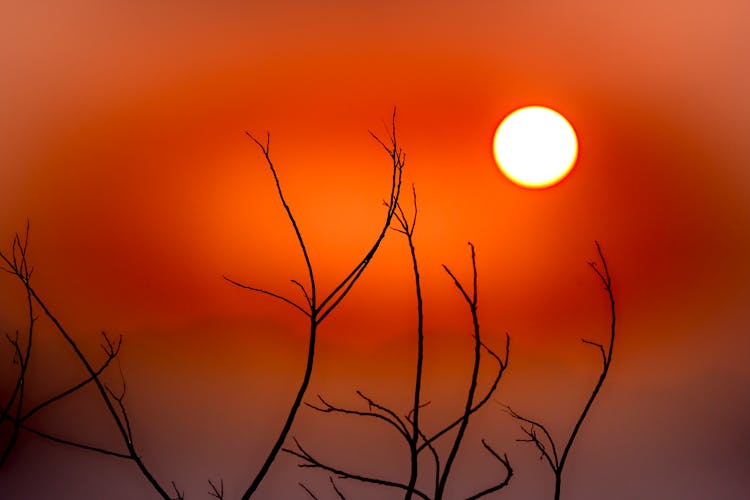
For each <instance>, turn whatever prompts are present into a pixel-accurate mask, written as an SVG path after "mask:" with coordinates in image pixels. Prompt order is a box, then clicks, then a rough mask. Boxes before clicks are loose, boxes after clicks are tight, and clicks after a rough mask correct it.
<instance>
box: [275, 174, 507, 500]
mask: <svg viewBox="0 0 750 500" xmlns="http://www.w3.org/2000/svg"><path fill="white" fill-rule="evenodd" d="M412 194H413V200H414V208H413V211H414V213H413V215H412V217H411V219H409V218H407V216H406V214H405V212H404V210H403V209H402V207H401V204H400V203H396V206H395V212H394V215H393V217H394V219H395V227H394V228H393V229H394V230H395V231H397V232H399V233H401V234H403V235H404V236H405V237H406V240H407V242H408V245H409V253H410V258H411V264H412V273H413V277H414V283H415V295H416V309H417V328H416V330H417V365H416V375H415V383H414V394H413V398H414V399H413V405H412V408H411V409H410V410H409V412H408V413H407V414H406V415H404V416H403V417H402V416H400V415H399V414H398V413H397V412H396V411H394V410H392V409H390V408H388V407H386V406H384V405H382V404H379V403H377V402H375V401H374V400H373V399H372V398H370V397H368V396H366V395H365V394H363V393H362V392H361V391H357V393H356V394H357V396H359V397H360V398H361V399H362V400H363V401H364V402H365V403H366V404H367V410H353V409H347V408H343V407H339V406H335V405H333V404H331V403H329V402H328V401H327V400H325V399H324V398H323V397H322V396H320V395H319V396H318V400H319V403H318V404H311V403H307V406H309V407H310V408H312V409H314V410H316V411H319V412H322V413H341V414H347V415H353V416H360V417H367V418H371V419H376V420H380V421H382V422H385V423H387V424H389V425H390V426H391V427H393V428H394V429H396V431H397V432H398V434H399V435H400V436H401V437H402V438H403V439H404V441H405V442H406V444H407V446H408V448H409V464H410V466H409V480H408V482H406V483H402V482H398V481H391V480H386V479H382V478H376V477H372V476H364V475H360V474H354V473H351V472H348V471H345V470H343V469H341V468H338V467H334V466H330V465H327V464H325V463H323V462H322V461H320V460H319V459H317V458H316V457H315V456H313V455H312V454H311V453H310V452H308V451H307V450H306V449H305V448H304V447H303V446H302V445H301V444H300V443H299V441H298V440H297V439H295V440H294V442H295V445H296V448H285V449H284V451H286V452H287V453H290V454H291V455H294V456H296V457H298V458H300V459H301V460H302V463H301V464H300V466H301V467H312V468H319V469H322V470H325V471H328V472H329V473H332V474H335V475H337V476H338V477H339V478H343V479H352V480H356V481H360V482H364V483H370V484H376V485H380V486H387V487H391V488H396V489H401V490H404V492H405V496H404V498H405V499H410V498H412V496H417V497H419V498H423V499H429V498H431V497H430V496H429V495H428V494H427V493H425V492H424V491H421V490H419V489H417V488H416V483H417V479H418V477H419V473H420V470H419V455H420V453H421V452H422V451H424V450H429V451H430V454H431V456H432V459H433V463H434V493H433V498H435V499H441V498H443V496H444V494H445V487H446V484H447V482H448V479H449V477H450V476H451V470H452V466H453V464H454V462H455V459H456V457H457V455H458V451H459V448H460V446H461V443H462V441H463V438H464V435H465V432H466V429H467V427H468V425H469V420H470V417H471V415H472V414H473V413H475V412H476V411H477V410H479V409H480V408H481V407H482V406H484V405H485V404H486V403H487V402H488V401H489V399H490V398H491V396H492V394H493V393H494V392H495V390H496V389H497V386H498V384H499V382H500V379H501V377H502V376H503V373H504V372H505V370H506V369H507V367H508V359H509V348H510V337H509V336H508V335H507V334H506V343H505V358H504V359H501V358H500V357H499V356H498V355H497V354H495V352H494V351H493V350H492V349H490V348H489V347H488V346H487V345H486V344H485V343H484V342H483V341H482V340H481V336H480V326H479V316H478V314H477V304H478V302H477V267H476V253H475V250H474V245H472V244H471V243H469V247H470V248H471V263H472V271H473V275H472V288H471V290H470V291H467V290H466V288H465V287H464V286H463V284H462V283H461V282H460V281H459V280H458V278H456V276H455V275H454V274H453V272H452V271H451V270H450V268H448V267H447V266H445V265H444V266H443V269H444V270H445V272H446V273H447V274H448V276H449V277H450V278H451V279H452V281H453V284H454V285H455V287H456V288H457V290H458V291H459V292H460V295H461V297H462V298H463V300H464V301H465V302H466V304H467V305H468V307H469V311H470V313H471V318H472V327H473V332H472V336H473V338H474V362H473V366H472V374H471V379H470V383H469V388H468V390H467V395H466V404H465V407H464V409H463V413H462V414H461V415H460V416H459V417H458V418H456V419H455V420H454V421H453V422H451V423H450V424H448V425H446V426H445V427H443V428H442V429H441V430H439V431H438V432H435V433H434V434H432V436H430V437H428V434H427V432H426V431H424V430H423V429H422V427H421V424H420V410H421V409H422V408H423V407H424V406H426V405H427V404H429V402H428V403H422V402H421V399H420V396H421V387H422V377H423V365H424V313H423V306H424V304H423V297H422V285H421V277H420V274H419V264H418V259H417V252H416V248H415V245H414V230H415V227H416V221H417V201H416V200H417V196H416V190H415V189H414V187H413V186H412ZM482 350H485V351H486V352H487V353H489V355H490V356H491V357H492V358H493V359H494V360H495V361H496V362H497V365H498V369H497V373H496V375H495V379H494V381H493V383H492V384H491V386H490V387H489V389H488V390H487V392H486V394H485V395H484V396H483V397H482V398H481V399H478V398H477V395H476V391H477V382H478V378H479V371H480V365H481V358H482V356H481V354H482ZM456 427H458V429H457V431H456V434H455V436H454V438H453V442H452V444H451V446H450V451H449V454H448V457H447V459H446V461H445V464H444V465H443V467H442V469H441V461H440V455H439V453H438V452H437V450H436V448H435V446H434V443H435V441H436V440H438V439H439V438H440V437H442V436H445V435H447V433H448V432H450V431H451V430H453V429H455V428H456ZM482 444H483V446H484V447H485V449H486V450H487V451H488V452H489V453H490V454H491V455H492V456H493V457H494V458H495V459H497V460H498V461H499V462H500V463H501V464H502V465H503V467H504V469H505V478H504V479H503V480H502V481H501V482H500V483H498V484H496V485H494V486H492V487H490V488H487V489H485V490H482V491H480V492H478V493H476V494H474V495H472V496H471V497H469V498H480V497H482V496H484V495H487V494H489V493H492V492H494V491H497V490H499V489H501V488H503V487H505V486H506V485H507V484H508V482H509V481H510V478H511V476H512V475H513V469H512V467H511V465H510V462H509V460H508V457H507V456H505V455H504V456H502V457H501V456H500V455H499V454H498V453H497V452H495V450H494V449H493V448H492V447H491V446H490V445H489V444H487V442H486V441H484V440H482ZM331 483H332V485H333V487H334V488H335V489H336V484H335V483H334V481H333V479H331ZM301 486H302V487H303V488H304V489H305V491H307V492H308V493H309V494H310V495H311V496H313V497H314V495H313V493H312V492H311V491H310V490H309V489H308V488H307V487H306V486H305V485H301ZM336 492H337V494H338V495H339V497H343V495H342V494H341V492H340V491H339V490H338V489H336Z"/></svg>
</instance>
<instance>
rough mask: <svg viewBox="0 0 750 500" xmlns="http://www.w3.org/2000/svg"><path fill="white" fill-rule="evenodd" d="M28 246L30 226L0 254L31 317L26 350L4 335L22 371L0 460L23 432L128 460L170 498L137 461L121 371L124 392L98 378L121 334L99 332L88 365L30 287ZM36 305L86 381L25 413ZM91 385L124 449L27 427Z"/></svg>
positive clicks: (112, 356)
mask: <svg viewBox="0 0 750 500" xmlns="http://www.w3.org/2000/svg"><path fill="white" fill-rule="evenodd" d="M28 242H29V227H28V224H27V226H26V232H25V234H24V236H23V237H21V235H19V234H16V236H15V238H14V239H13V244H12V246H11V251H10V252H9V254H7V255H6V254H5V253H3V252H0V259H2V261H3V263H4V266H3V270H4V271H6V272H7V273H9V274H11V275H12V276H14V277H15V278H16V279H18V281H19V282H20V283H21V284H22V285H23V288H24V291H25V294H26V299H27V306H28V313H29V326H28V333H27V335H26V347H25V350H23V349H22V348H21V345H20V341H19V336H18V334H17V335H16V336H15V337H13V338H11V337H8V339H9V340H10V342H11V345H12V346H13V348H14V351H15V359H16V360H17V361H18V363H19V364H20V370H19V375H18V378H17V381H16V384H15V389H14V390H13V391H12V393H11V396H10V398H9V400H8V402H7V403H6V405H5V407H4V408H3V413H2V415H0V423H1V422H2V421H4V420H7V421H9V422H10V423H11V424H12V433H11V437H10V440H9V441H8V443H7V444H6V445H5V449H4V452H3V456H2V463H4V462H5V460H6V459H7V457H8V455H9V454H10V452H11V451H12V449H13V447H14V446H15V444H16V442H17V438H18V434H19V431H20V430H25V431H28V432H31V433H33V434H35V435H37V436H39V437H42V438H45V439H48V440H50V441H53V442H56V443H59V444H65V445H68V446H73V447H76V448H81V449H85V450H88V451H92V452H96V453H100V454H103V455H109V456H113V457H118V458H122V459H126V460H129V461H131V462H133V463H134V464H135V465H136V467H137V468H138V470H139V471H140V473H141V475H142V476H143V477H144V478H145V479H146V480H147V481H148V482H149V483H150V485H151V486H152V488H153V489H154V490H155V491H156V492H157V493H158V494H159V495H160V496H161V497H162V498H164V499H166V500H171V499H172V497H171V496H170V495H169V494H168V493H167V491H166V490H165V488H164V487H163V486H162V485H161V484H160V483H159V482H158V481H157V480H156V478H155V477H154V475H153V474H152V473H151V471H150V470H149V469H148V467H147V466H146V464H145V463H144V461H143V459H142V458H141V456H140V454H139V453H138V450H137V448H136V445H135V440H134V435H133V430H132V428H131V425H130V417H129V416H128V412H127V409H126V407H125V403H124V400H125V394H126V385H125V379H124V377H123V376H122V372H120V376H121V380H122V388H121V389H120V390H119V391H115V390H113V389H112V388H111V387H110V386H109V385H108V384H107V383H105V382H104V381H102V379H101V374H102V372H103V371H104V370H105V369H106V368H107V367H108V366H109V364H110V363H111V362H112V360H113V359H115V358H116V357H117V356H118V354H119V352H120V347H121V346H122V336H119V337H118V338H117V340H116V341H113V340H112V339H110V338H109V337H108V336H107V334H106V333H102V337H103V341H104V342H103V344H101V348H102V350H103V351H104V354H105V359H104V361H103V362H102V363H101V364H100V366H99V367H98V368H95V367H94V365H93V363H92V361H91V360H90V359H89V357H88V356H87V355H86V354H85V353H84V352H83V351H82V350H81V348H80V346H79V345H78V343H77V342H76V340H75V339H74V338H73V336H72V335H71V333H70V332H69V331H68V330H67V329H66V328H65V327H63V325H62V323H61V322H60V321H59V320H58V318H57V317H56V316H55V314H54V313H53V312H52V311H51V309H50V308H49V307H48V306H47V304H46V302H45V301H44V300H42V298H41V296H40V295H39V293H38V292H37V291H36V289H35V288H34V287H33V286H32V283H31V276H32V274H33V268H32V267H31V266H30V265H29V261H28ZM35 304H36V307H38V308H39V309H41V311H42V312H43V314H44V316H45V317H46V318H47V319H48V320H49V321H50V322H51V323H52V324H53V325H54V327H55V330H56V331H57V332H58V333H59V334H60V335H61V336H62V337H63V339H64V340H65V342H66V343H67V345H68V346H69V347H70V349H71V350H72V351H73V353H74V354H75V357H76V358H77V359H78V361H79V363H80V364H81V366H82V367H83V368H84V369H85V371H86V374H87V377H86V378H85V379H84V380H83V381H81V382H79V383H78V384H75V385H74V386H72V387H69V388H68V389H66V390H63V391H61V392H59V393H57V394H56V395H55V396H53V397H51V398H48V399H47V400H45V401H43V402H41V403H39V404H37V405H36V406H34V407H33V408H31V409H29V410H26V411H25V412H24V411H23V403H24V398H23V396H24V388H25V385H26V384H25V382H26V375H27V370H28V366H29V361H30V359H31V352H32V340H33V334H34V325H35V324H36V320H37V318H36V317H35V316H34V310H35ZM91 384H93V386H94V387H95V389H96V392H97V393H98V395H99V397H100V400H101V401H102V403H103V404H104V406H105V407H106V410H107V413H108V415H109V417H110V420H111V421H112V423H113V424H114V426H115V428H116V430H117V433H118V434H119V435H120V438H121V439H122V444H123V445H124V448H125V451H115V450H110V449H106V448H101V447H97V446H92V445H89V444H85V443H82V442H79V441H76V440H73V439H66V438H61V437H58V436H55V435H52V434H50V433H47V432H43V431H40V430H37V429H35V428H34V427H31V426H29V425H27V424H26V421H27V420H28V419H29V418H31V416H33V415H34V414H36V413H37V412H39V411H41V410H42V409H44V408H46V407H48V406H50V405H52V404H53V403H55V402H57V401H60V400H61V399H63V398H65V397H67V396H69V395H71V394H73V393H75V392H77V391H79V390H81V389H83V388H84V387H86V386H88V385H91ZM14 405H15V412H13V411H12V410H13V408H14ZM173 485H174V483H173ZM175 492H176V493H177V498H182V495H181V494H180V493H179V492H178V491H177V488H176V487H175Z"/></svg>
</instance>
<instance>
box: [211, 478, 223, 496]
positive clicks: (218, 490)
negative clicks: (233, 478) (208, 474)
mask: <svg viewBox="0 0 750 500" xmlns="http://www.w3.org/2000/svg"><path fill="white" fill-rule="evenodd" d="M219 481H220V482H219V486H218V487H217V486H216V484H215V483H214V482H213V481H211V480H210V479H209V480H208V485H209V486H210V487H211V489H210V490H208V494H209V495H211V496H212V497H215V498H218V499H219V500H224V480H223V479H220V480H219Z"/></svg>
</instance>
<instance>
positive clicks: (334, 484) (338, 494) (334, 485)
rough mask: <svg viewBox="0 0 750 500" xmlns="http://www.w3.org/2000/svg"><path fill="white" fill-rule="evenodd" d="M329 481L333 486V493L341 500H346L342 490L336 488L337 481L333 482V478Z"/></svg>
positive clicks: (329, 478)
mask: <svg viewBox="0 0 750 500" xmlns="http://www.w3.org/2000/svg"><path fill="white" fill-rule="evenodd" d="M328 480H329V481H330V482H331V486H333V491H335V492H336V496H338V497H339V499H340V500H346V497H345V496H344V494H343V493H341V490H339V488H338V486H336V481H334V480H333V476H328Z"/></svg>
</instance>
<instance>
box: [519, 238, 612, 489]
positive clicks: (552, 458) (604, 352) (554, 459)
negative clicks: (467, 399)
mask: <svg viewBox="0 0 750 500" xmlns="http://www.w3.org/2000/svg"><path fill="white" fill-rule="evenodd" d="M595 244H596V252H597V255H598V257H599V263H596V262H589V266H590V267H591V269H593V270H594V273H595V274H596V276H597V277H598V278H599V281H601V283H602V285H604V290H605V292H606V293H607V298H608V299H609V306H610V327H609V344H608V345H607V346H606V347H605V346H604V345H603V344H601V343H599V342H595V341H591V340H587V339H582V341H583V343H584V344H587V345H590V346H592V347H594V348H596V349H597V350H598V351H599V353H600V354H601V357H602V371H601V373H600V374H599V379H598V380H597V382H596V385H595V386H594V389H593V390H592V391H591V395H590V396H589V398H588V400H587V401H586V404H585V406H584V407H583V410H582V411H581V414H580V415H579V416H578V420H577V421H576V423H575V426H574V427H573V430H572V431H571V433H570V436H569V437H568V440H567V441H566V443H565V447H564V448H563V451H562V454H561V455H560V457H559V460H558V455H557V448H556V446H555V442H554V440H553V439H552V436H550V434H549V432H547V429H546V428H545V427H544V426H543V425H542V424H540V423H538V422H536V421H534V420H531V419H528V418H525V417H522V416H520V415H519V414H517V413H516V412H514V411H513V410H511V409H510V407H506V411H507V412H508V414H510V416H511V417H513V418H515V419H516V420H518V421H520V422H524V423H526V424H529V425H530V427H524V426H523V425H521V430H522V431H523V432H524V434H526V436H527V438H525V439H519V441H523V442H529V443H532V444H534V446H535V447H536V448H537V450H539V452H540V453H541V456H542V457H543V458H545V459H546V460H547V463H548V464H549V466H550V468H551V469H552V472H553V473H554V475H555V497H554V498H555V500H559V499H560V490H561V483H562V475H563V470H564V468H565V463H566V461H567V459H568V457H569V456H570V450H571V449H572V447H573V443H574V441H575V438H576V437H577V436H578V432H579V431H580V430H581V427H582V426H583V423H584V421H585V420H586V417H587V416H588V414H589V410H591V406H592V405H593V404H594V401H595V400H596V397H597V396H598V395H599V391H600V390H601V388H602V385H603V384H604V380H605V379H606V378H607V373H609V367H610V365H611V363H612V353H613V349H614V345H615V333H616V326H617V315H616V311H615V296H614V291H613V289H612V277H611V276H610V274H609V267H608V265H607V260H606V259H605V258H604V253H603V252H602V248H601V246H600V245H599V242H598V241H597V242H595ZM537 429H538V430H540V431H542V434H543V435H544V439H542V438H540V437H539V435H538V434H537ZM549 450H552V451H551V452H550V451H549Z"/></svg>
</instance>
